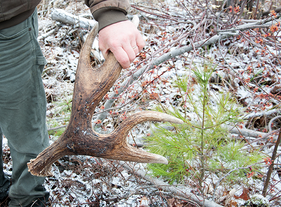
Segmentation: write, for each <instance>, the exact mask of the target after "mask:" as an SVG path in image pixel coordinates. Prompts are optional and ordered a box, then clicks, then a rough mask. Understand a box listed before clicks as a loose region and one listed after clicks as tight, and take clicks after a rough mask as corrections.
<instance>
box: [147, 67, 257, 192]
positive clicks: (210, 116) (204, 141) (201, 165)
mask: <svg viewBox="0 0 281 207" xmlns="http://www.w3.org/2000/svg"><path fill="white" fill-rule="evenodd" d="M213 71H214V68H212V67H211V66H210V65H207V64H205V65H203V67H197V68H195V69H194V70H193V74H192V75H191V76H185V77H182V78H178V80H177V81H176V82H175V87H177V88H178V89H179V94H178V96H177V97H178V98H179V99H180V100H179V104H178V106H177V107H169V109H168V108H167V107H165V106H163V105H159V106H158V107H157V108H156V110H158V111H161V112H165V113H169V114H172V115H174V116H176V117H177V118H180V119H182V120H183V121H184V122H185V124H183V125H180V126H175V125H173V126H172V127H173V129H174V130H173V131H171V130H170V129H171V125H157V127H156V129H154V131H153V135H152V136H149V137H147V138H146V140H147V142H148V149H149V151H150V152H153V153H157V154H161V155H163V156H165V157H167V158H168V160H169V164H168V165H163V164H150V165H149V168H150V169H151V170H152V173H153V174H154V175H155V176H162V177H163V178H165V179H166V180H168V181H169V182H170V183H172V182H174V181H176V182H178V183H182V182H184V179H185V178H186V177H187V176H189V175H191V174H192V176H193V177H195V178H196V179H197V180H198V183H199V185H200V187H202V186H203V182H204V179H205V173H206V171H212V172H223V171H224V172H227V171H230V170H232V168H238V167H244V166H248V165H251V164H254V163H256V162H257V161H258V160H260V159H261V155H259V154H258V153H257V152H254V151H252V152H251V153H248V152H247V151H246V150H243V146H244V143H243V142H242V141H237V140H235V139H233V138H231V136H230V134H229V131H228V130H227V128H226V127H225V126H226V125H234V124H236V123H238V122H240V121H242V120H241V119H240V118H239V115H240V114H241V112H242V108H241V107H240V106H239V105H238V104H237V103H236V101H235V100H234V99H233V98H232V97H231V95H230V93H227V92H224V93H221V92H218V91H214V90H211V89H210V88H211V83H210V82H209V79H210V78H211V75H212V73H213ZM189 80H192V84H191V83H190V81H189ZM237 174H238V175H240V176H244V177H245V170H242V169H241V170H238V173H237ZM236 178H238V177H236Z"/></svg>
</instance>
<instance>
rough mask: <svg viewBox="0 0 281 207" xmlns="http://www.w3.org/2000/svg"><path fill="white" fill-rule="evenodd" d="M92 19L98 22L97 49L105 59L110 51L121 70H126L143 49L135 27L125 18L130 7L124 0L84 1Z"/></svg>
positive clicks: (142, 42)
mask: <svg viewBox="0 0 281 207" xmlns="http://www.w3.org/2000/svg"><path fill="white" fill-rule="evenodd" d="M85 2H86V4H87V6H89V8H90V9H91V12H92V14H93V17H94V18H95V20H96V21H98V22H99V47H100V50H101V51H102V53H103V55H104V56H105V57H106V55H107V53H108V51H111V52H112V53H113V54H114V56H115V57H116V59H117V61H118V62H119V63H120V64H121V66H122V67H123V68H128V67H129V66H130V63H131V62H132V61H133V60H134V59H135V57H136V55H137V54H138V53H139V51H140V50H142V48H143V47H144V45H145V43H144V40H143V38H142V36H141V34H140V32H139V31H138V29H137V28H136V26H135V25H134V24H133V23H132V22H131V21H129V20H127V18H126V14H127V10H128V9H129V7H130V4H129V1H127V0H125V1H122V0H86V1H85Z"/></svg>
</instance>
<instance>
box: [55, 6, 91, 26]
mask: <svg viewBox="0 0 281 207" xmlns="http://www.w3.org/2000/svg"><path fill="white" fill-rule="evenodd" d="M51 18H52V19H53V20H55V21H59V22H62V23H64V24H70V25H74V26H76V27H80V28H84V29H89V30H90V29H92V28H93V27H94V26H95V25H96V24H97V22H96V21H95V20H90V19H86V18H84V17H79V16H75V15H73V14H70V13H68V12H66V11H64V10H62V9H54V11H53V12H52V14H51Z"/></svg>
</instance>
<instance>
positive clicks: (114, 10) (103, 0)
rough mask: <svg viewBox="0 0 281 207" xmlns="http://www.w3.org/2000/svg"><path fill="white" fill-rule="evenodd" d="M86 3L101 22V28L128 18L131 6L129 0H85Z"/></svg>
mask: <svg viewBox="0 0 281 207" xmlns="http://www.w3.org/2000/svg"><path fill="white" fill-rule="evenodd" d="M85 3H86V5H87V6H88V7H89V8H90V9H91V12H92V14H93V17H94V18H95V20H96V21H98V22H99V30H101V29H102V28H104V27H106V26H108V25H110V24H114V23H117V22H120V21H124V20H127V18H126V14H127V11H128V9H129V8H130V3H129V1H128V0H85Z"/></svg>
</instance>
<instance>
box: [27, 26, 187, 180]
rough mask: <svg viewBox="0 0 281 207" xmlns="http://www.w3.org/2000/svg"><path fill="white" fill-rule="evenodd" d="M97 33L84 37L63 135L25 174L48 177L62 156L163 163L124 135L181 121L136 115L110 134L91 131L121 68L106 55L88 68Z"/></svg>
mask: <svg viewBox="0 0 281 207" xmlns="http://www.w3.org/2000/svg"><path fill="white" fill-rule="evenodd" d="M96 30H97V29H93V30H92V31H91V32H90V34H89V35H88V37H87V40H86V42H85V44H84V45H83V48H82V50H81V53H80V58H79V62H78V67H77V71H76V81H75V85H74V92H73V100H72V111H71V118H70V120H69V124H68V126H67V128H66V130H65V131H64V133H63V134H62V135H61V136H60V137H59V139H58V140H56V141H55V142H54V143H53V144H52V145H50V146H49V147H48V148H46V149H45V150H44V151H43V152H41V153H40V154H39V155H38V156H37V157H36V159H33V160H30V162H29V163H28V164H27V165H28V168H29V172H30V173H32V174H33V175H37V176H50V175H51V172H50V169H51V165H52V163H54V162H55V161H56V160H58V159H59V158H61V157H63V156H65V155H90V156H95V157H103V158H109V159H115V160H124V161H135V162H148V163H167V160H166V158H164V157H162V156H160V155H155V154H151V153H148V152H145V151H143V150H139V149H136V148H133V147H131V146H129V145H128V143H127V139H126V138H127V135H128V133H129V131H130V130H131V129H132V127H133V126H135V125H136V124H138V123H140V122H143V121H170V122H174V123H182V121H181V120H179V119H177V118H174V117H172V116H169V115H167V114H162V113H159V112H140V113H136V114H134V115H132V116H130V117H128V118H127V119H125V120H124V121H123V122H122V123H121V124H120V126H119V127H117V128H116V129H115V130H114V131H113V132H112V133H110V134H107V135H105V134H98V133H96V132H94V131H93V129H92V116H93V113H94V110H95V107H96V106H97V105H98V104H99V102H100V101H101V99H102V98H103V96H104V95H105V94H106V93H107V92H108V91H109V89H110V88H111V87H112V85H113V84H114V82H115V81H116V80H117V78H118V77H119V74H120V72H121V69H122V68H121V66H120V64H119V63H118V62H117V61H116V59H115V57H114V56H113V54H112V53H110V54H109V55H108V56H107V58H106V61H105V62H104V64H103V65H102V66H101V67H99V68H92V66H91V65H90V51H91V46H92V43H93V40H94V35H95V33H97V31H96Z"/></svg>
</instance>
